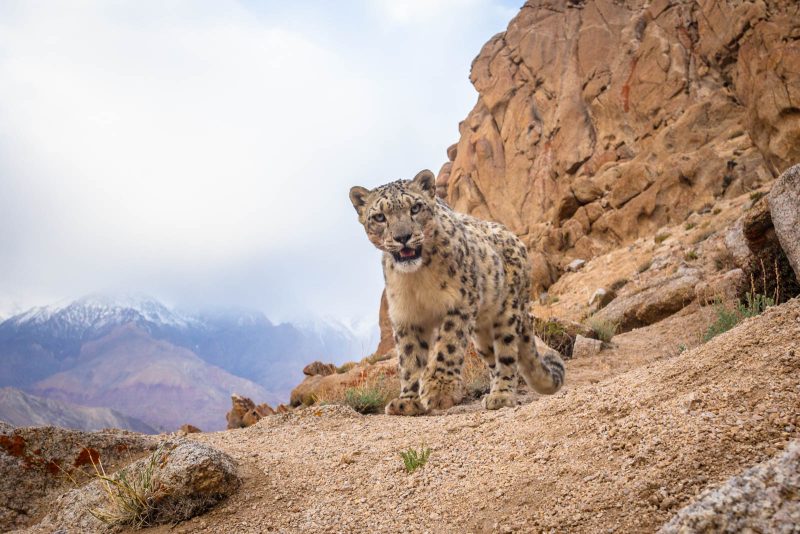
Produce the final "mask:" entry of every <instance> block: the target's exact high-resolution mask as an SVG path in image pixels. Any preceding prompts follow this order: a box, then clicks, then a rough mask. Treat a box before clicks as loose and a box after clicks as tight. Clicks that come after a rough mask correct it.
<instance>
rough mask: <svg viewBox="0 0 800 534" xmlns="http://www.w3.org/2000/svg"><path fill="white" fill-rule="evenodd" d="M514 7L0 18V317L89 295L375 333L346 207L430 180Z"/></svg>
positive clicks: (146, 10)
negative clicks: (386, 188)
mask: <svg viewBox="0 0 800 534" xmlns="http://www.w3.org/2000/svg"><path fill="white" fill-rule="evenodd" d="M521 3H522V0H517V1H505V0H503V1H501V0H405V1H404V0H385V1H381V0H374V1H366V0H365V1H352V2H339V1H336V2H333V1H309V2H303V1H299V0H298V1H275V2H266V1H264V2H256V1H252V2H241V1H240V2H236V1H224V0H213V1H212V0H209V1H195V0H186V1H160V0H159V1H156V0H153V1H141V0H131V1H129V2H125V1H105V0H103V1H100V0H98V1H96V2H92V1H72V0H69V1H68V0H65V1H63V2H57V1H42V2H37V1H33V0H20V1H18V2H17V1H14V0H3V1H2V2H0V316H7V315H9V314H10V313H12V312H14V311H17V310H19V309H22V308H26V307H29V306H31V305H38V304H44V303H49V302H53V301H56V300H63V299H68V298H74V297H78V296H81V295H84V294H87V293H94V292H143V293H147V294H150V295H153V296H156V297H159V298H161V299H163V300H164V301H166V302H167V303H170V304H173V305H177V306H181V307H186V308H190V309H191V308H207V307H216V306H242V307H248V308H256V309H259V310H262V311H264V312H265V313H266V314H267V315H268V316H270V317H271V318H273V319H278V320H283V319H294V318H298V317H303V316H307V315H309V314H311V315H331V316H338V317H342V318H351V319H352V318H359V317H364V316H372V315H374V314H375V312H376V310H377V304H378V298H379V296H380V289H381V287H382V283H383V282H382V278H381V274H380V267H379V253H378V252H377V251H376V250H375V249H374V248H372V245H370V244H369V242H368V241H367V239H366V237H365V235H364V233H363V230H362V228H361V227H360V226H359V225H358V222H357V220H356V216H355V211H354V210H353V208H352V206H351V205H350V202H349V200H348V189H349V188H350V186H352V185H356V184H358V185H364V186H367V187H372V186H375V185H378V184H381V183H384V182H386V181H389V180H393V179H397V178H410V177H412V176H413V175H414V174H416V173H417V172H418V171H419V170H421V169H423V168H431V169H432V170H433V171H434V172H437V171H438V169H439V166H440V165H441V164H442V163H443V162H444V161H445V160H446V155H445V149H446V148H447V146H448V145H450V144H451V143H453V142H455V141H456V140H457V139H458V122H459V121H460V120H462V119H464V118H465V117H466V114H467V113H468V111H469V110H470V109H471V108H472V106H473V105H474V104H475V101H476V98H477V93H476V92H475V90H474V88H473V87H472V85H471V84H470V83H469V79H468V74H469V67H470V62H471V61H472V59H473V58H474V57H475V55H477V53H478V51H479V50H480V47H481V46H482V45H483V44H484V43H485V42H486V41H487V40H488V39H489V38H490V37H491V36H492V35H494V34H495V33H497V32H499V31H502V30H503V29H505V27H506V25H507V24H508V21H509V20H510V19H511V17H512V16H513V15H514V14H515V13H516V12H517V8H518V7H519V5H520V4H521Z"/></svg>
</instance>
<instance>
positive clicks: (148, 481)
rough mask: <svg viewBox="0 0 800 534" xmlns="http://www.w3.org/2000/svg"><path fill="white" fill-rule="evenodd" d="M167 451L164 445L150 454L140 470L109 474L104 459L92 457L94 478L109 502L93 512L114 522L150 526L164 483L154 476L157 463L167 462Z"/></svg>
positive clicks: (110, 522) (98, 517) (140, 526)
mask: <svg viewBox="0 0 800 534" xmlns="http://www.w3.org/2000/svg"><path fill="white" fill-rule="evenodd" d="M166 459H167V455H166V453H165V452H164V448H163V445H162V446H160V447H159V448H158V449H156V450H155V452H153V454H151V455H150V460H149V461H148V462H147V465H146V466H145V468H144V469H142V470H140V471H139V472H136V473H128V472H127V470H126V469H120V470H119V471H118V472H117V473H116V474H114V475H113V476H110V475H108V474H106V472H105V469H104V468H103V464H102V462H100V460H99V459H98V461H97V463H95V462H94V460H92V465H93V466H94V470H95V476H94V478H95V479H97V480H99V481H100V486H101V489H102V491H103V494H104V495H105V498H106V505H105V506H104V507H103V508H100V509H90V510H89V513H90V514H92V515H93V516H94V517H96V518H97V519H99V520H100V521H102V522H103V523H105V524H107V525H111V526H121V525H127V526H132V527H134V528H143V527H149V526H152V525H153V524H154V522H153V519H154V517H155V514H156V507H155V505H154V503H155V501H156V497H157V495H158V494H159V493H160V491H161V484H160V483H159V481H158V480H157V479H156V478H155V477H154V473H155V470H156V468H157V467H160V466H163V465H164V463H165V462H166Z"/></svg>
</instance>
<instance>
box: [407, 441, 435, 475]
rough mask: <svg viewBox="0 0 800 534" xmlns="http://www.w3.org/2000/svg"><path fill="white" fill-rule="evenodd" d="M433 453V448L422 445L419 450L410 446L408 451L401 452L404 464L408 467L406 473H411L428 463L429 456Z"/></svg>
mask: <svg viewBox="0 0 800 534" xmlns="http://www.w3.org/2000/svg"><path fill="white" fill-rule="evenodd" d="M430 455H431V450H430V448H428V447H421V448H420V450H419V452H417V450H416V449H412V448H409V449H408V450H407V451H404V452H401V453H400V457H401V458H402V459H403V466H404V467H405V468H406V473H408V474H411V473H413V472H414V471H416V470H417V469H419V468H420V467H422V466H424V465H425V464H426V463H428V457H429V456H430Z"/></svg>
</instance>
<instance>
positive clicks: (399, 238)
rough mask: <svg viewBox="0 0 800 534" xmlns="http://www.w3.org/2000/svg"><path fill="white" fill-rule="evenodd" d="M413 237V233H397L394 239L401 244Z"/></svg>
mask: <svg viewBox="0 0 800 534" xmlns="http://www.w3.org/2000/svg"><path fill="white" fill-rule="evenodd" d="M409 239H411V234H403V235H396V236H394V240H395V241H397V242H398V243H400V244H401V245H405V244H406V243H408V240H409Z"/></svg>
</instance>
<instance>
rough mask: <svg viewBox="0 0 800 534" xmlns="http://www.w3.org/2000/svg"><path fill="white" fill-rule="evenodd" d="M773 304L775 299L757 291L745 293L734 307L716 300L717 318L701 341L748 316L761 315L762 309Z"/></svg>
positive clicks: (716, 334) (724, 330)
mask: <svg viewBox="0 0 800 534" xmlns="http://www.w3.org/2000/svg"><path fill="white" fill-rule="evenodd" d="M774 304H775V301H774V300H773V299H771V298H769V297H768V296H766V295H761V294H757V293H747V294H746V295H745V300H744V302H739V303H738V304H737V305H736V307H735V308H729V307H727V306H725V305H724V304H722V303H721V302H719V301H717V302H716V303H715V304H714V309H715V311H716V312H717V318H716V320H715V321H714V322H713V323H711V325H710V326H709V327H708V329H707V330H706V333H705V335H704V336H703V341H709V340H711V339H713V338H714V337H716V336H718V335H720V334H722V333H724V332H727V331H728V330H730V329H731V328H733V327H734V326H736V325H737V324H739V323H740V322H742V321H743V320H744V319H747V318H748V317H755V316H756V315H761V314H762V313H764V310H766V309H767V308H768V307H770V306H773V305H774Z"/></svg>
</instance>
